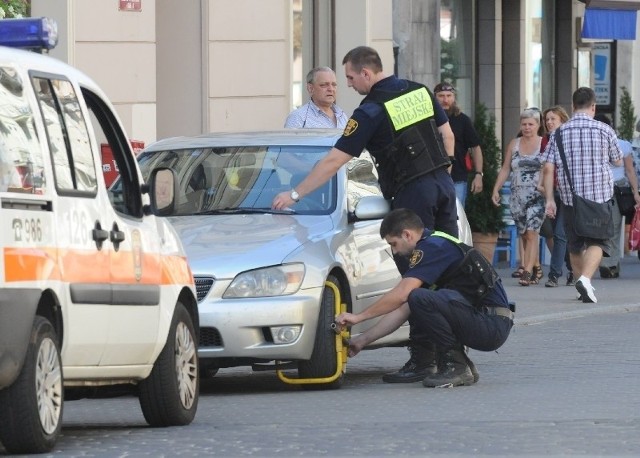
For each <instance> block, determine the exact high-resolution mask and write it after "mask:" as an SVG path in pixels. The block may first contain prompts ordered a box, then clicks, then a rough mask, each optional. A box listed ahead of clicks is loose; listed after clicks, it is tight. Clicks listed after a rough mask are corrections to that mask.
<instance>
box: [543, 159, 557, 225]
mask: <svg viewBox="0 0 640 458" xmlns="http://www.w3.org/2000/svg"><path fill="white" fill-rule="evenodd" d="M555 172H556V166H555V165H554V164H553V163H551V162H545V163H544V165H543V166H542V180H543V185H542V186H543V188H544V189H543V191H544V198H545V201H546V203H545V214H546V215H547V216H549V217H551V218H555V216H556V211H557V208H556V200H555V199H554V197H553V176H554V175H555Z"/></svg>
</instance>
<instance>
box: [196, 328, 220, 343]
mask: <svg viewBox="0 0 640 458" xmlns="http://www.w3.org/2000/svg"><path fill="white" fill-rule="evenodd" d="M222 346H223V345H222V336H221V335H220V332H219V331H218V330H217V329H216V328H200V348H205V347H222Z"/></svg>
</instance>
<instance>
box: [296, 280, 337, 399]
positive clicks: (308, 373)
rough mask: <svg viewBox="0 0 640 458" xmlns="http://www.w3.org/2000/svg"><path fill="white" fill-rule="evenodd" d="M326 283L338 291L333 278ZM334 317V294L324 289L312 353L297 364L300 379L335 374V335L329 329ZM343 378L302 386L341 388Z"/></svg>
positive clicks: (330, 290)
mask: <svg viewBox="0 0 640 458" xmlns="http://www.w3.org/2000/svg"><path fill="white" fill-rule="evenodd" d="M327 281H328V282H330V283H333V284H334V285H336V286H337V287H338V289H340V283H339V281H338V279H337V278H336V277H334V276H331V275H330V276H329V277H328V278H327ZM335 316H336V308H335V293H334V291H333V289H332V288H329V287H326V286H325V287H324V291H323V292H322V301H321V304H320V316H319V317H318V326H317V328H316V338H315V342H314V345H313V353H312V354H311V359H309V360H308V361H300V362H299V363H298V376H299V377H300V378H323V377H330V376H332V375H333V374H335V373H336V368H337V364H338V360H337V357H336V333H335V331H333V330H332V329H331V323H333V322H334V319H335ZM343 378H344V376H343V375H342V374H341V375H340V377H338V378H337V379H336V380H334V381H333V382H331V383H318V384H315V383H314V384H303V385H301V386H302V387H303V388H305V389H325V390H326V389H336V388H340V387H341V386H342V381H343Z"/></svg>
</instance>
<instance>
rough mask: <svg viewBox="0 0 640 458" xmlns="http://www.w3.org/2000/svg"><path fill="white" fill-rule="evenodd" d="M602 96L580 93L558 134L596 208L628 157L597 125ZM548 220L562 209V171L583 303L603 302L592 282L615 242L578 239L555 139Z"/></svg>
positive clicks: (578, 185)
mask: <svg viewBox="0 0 640 458" xmlns="http://www.w3.org/2000/svg"><path fill="white" fill-rule="evenodd" d="M595 113H596V95H595V93H594V92H593V90H592V89H591V88H588V87H580V88H578V89H576V91H575V92H574V93H573V116H572V118H571V119H570V120H569V121H568V122H566V123H564V124H563V125H562V126H561V127H559V128H558V130H557V131H556V132H557V133H558V134H559V135H561V136H562V145H563V149H564V154H565V157H566V160H567V166H568V168H569V174H570V178H571V180H572V182H573V189H574V191H575V193H576V194H577V195H579V196H581V197H583V198H585V199H589V200H592V201H595V202H607V201H609V200H611V199H612V198H613V177H612V174H611V167H610V166H609V164H613V165H618V166H619V165H622V152H621V151H620V148H619V147H618V139H617V136H616V133H615V132H614V130H613V129H612V128H611V127H609V126H607V125H606V124H604V123H601V122H599V121H595V120H594V119H593V116H594V115H595ZM542 162H543V163H544V188H545V197H546V208H545V211H546V214H547V215H548V216H549V217H551V218H553V217H555V214H556V204H555V201H554V199H553V176H554V171H555V170H556V169H557V171H558V190H559V191H560V200H561V201H562V205H563V210H564V211H565V215H566V217H565V220H564V222H565V230H566V233H567V248H568V250H569V256H570V258H571V265H572V267H573V272H574V275H575V276H576V278H577V279H578V280H577V281H576V289H577V290H578V293H579V294H580V298H581V299H582V301H583V302H598V300H597V298H596V295H595V293H594V291H595V289H594V288H593V286H592V285H591V278H592V277H593V274H594V273H595V271H596V270H597V269H598V266H599V265H600V261H601V260H602V256H603V255H604V256H609V253H610V252H611V251H610V250H611V241H610V240H608V239H607V238H606V237H603V238H598V239H595V238H586V237H581V236H579V235H577V234H576V231H575V225H574V221H573V207H572V202H573V199H572V194H571V189H570V186H569V181H568V180H567V176H566V173H565V169H564V166H563V164H562V159H561V158H560V154H559V152H558V145H557V143H556V139H555V136H553V135H552V136H551V138H550V140H549V144H548V145H547V148H546V149H545V151H544V153H543V154H542Z"/></svg>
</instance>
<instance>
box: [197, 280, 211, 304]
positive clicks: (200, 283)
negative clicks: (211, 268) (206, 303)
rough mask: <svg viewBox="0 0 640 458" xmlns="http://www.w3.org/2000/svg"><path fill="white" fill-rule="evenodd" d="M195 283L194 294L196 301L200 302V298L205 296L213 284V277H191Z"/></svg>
mask: <svg viewBox="0 0 640 458" xmlns="http://www.w3.org/2000/svg"><path fill="white" fill-rule="evenodd" d="M193 279H194V281H195V284H196V294H197V295H198V302H202V300H203V299H204V298H205V297H207V294H209V290H211V287H212V286H213V283H214V279H213V277H198V276H194V277H193Z"/></svg>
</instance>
